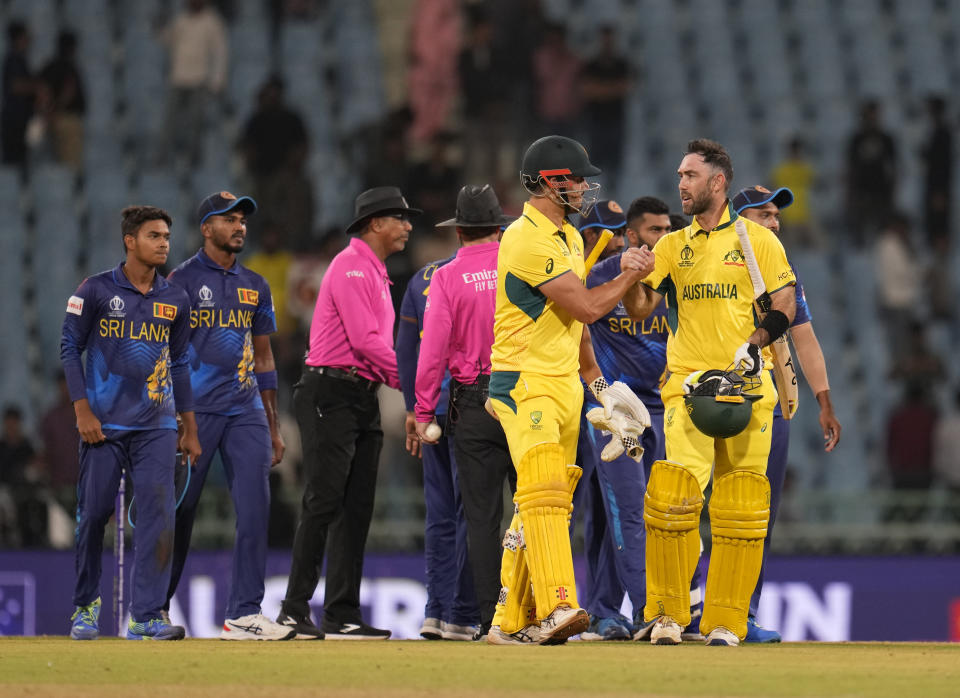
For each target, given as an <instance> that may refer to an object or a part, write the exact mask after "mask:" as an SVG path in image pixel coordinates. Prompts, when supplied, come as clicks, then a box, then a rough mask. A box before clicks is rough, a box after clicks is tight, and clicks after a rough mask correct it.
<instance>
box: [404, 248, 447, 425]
mask: <svg viewBox="0 0 960 698" xmlns="http://www.w3.org/2000/svg"><path fill="white" fill-rule="evenodd" d="M455 258H456V255H454V256H453V257H447V258H446V259H441V260H438V261H436V262H430V263H429V264H427V265H426V266H425V267H424V268H423V269H421V270H420V271H418V272H417V273H416V274H414V275H413V276H412V277H411V278H410V281H409V282H408V283H407V290H406V291H405V292H404V294H403V301H401V303H400V317H401V320H400V329H399V331H398V332H397V346H396V349H397V369H398V370H399V372H400V389H401V391H402V392H403V402H404V404H405V405H406V408H407V411H408V412H413V408H414V407H415V406H416V404H417V396H416V392H415V388H416V383H417V357H418V356H419V353H420V338H421V337H422V336H423V313H424V310H425V309H426V307H427V295H428V294H429V293H430V279H432V278H433V272H435V271H436V270H437V269H439V268H440V267H442V266H443V265H444V264H447V263H449V262H452V261H453V260H454V259H455ZM405 317H408V318H415V319H416V321H417V327H416V331H413V332H411V330H412V329H413V323H411V322H409V321H408V320H404V319H402V318H405ZM449 400H450V372H449V371H447V372H446V373H445V374H444V376H443V382H442V383H441V384H440V396H439V397H438V398H437V405H436V409H435V410H434V414H435V415H442V414H446V413H447V403H448V402H449Z"/></svg>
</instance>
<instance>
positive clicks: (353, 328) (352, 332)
mask: <svg viewBox="0 0 960 698" xmlns="http://www.w3.org/2000/svg"><path fill="white" fill-rule="evenodd" d="M390 285H391V281H390V277H389V276H388V275H387V267H386V266H385V265H384V263H383V262H382V261H380V259H379V258H378V257H377V256H376V255H375V254H374V253H373V250H371V249H370V246H369V245H368V244H367V243H365V242H364V241H363V240H361V239H359V238H353V239H351V240H350V245H349V246H348V247H347V248H346V249H345V250H343V251H342V252H340V254H338V255H337V256H336V257H334V258H333V261H332V262H330V266H329V267H327V272H326V273H325V274H324V275H323V281H321V282H320V294H319V295H318V296H317V305H316V307H315V308H314V310H313V322H312V323H311V324H310V350H309V351H308V352H307V361H306V363H307V365H308V366H329V367H331V368H339V369H342V370H344V371H349V370H350V369H352V368H356V369H357V375H360V376H363V377H364V378H369V379H370V380H373V381H379V382H381V383H386V384H387V385H389V386H390V387H391V388H397V389H399V388H400V379H399V378H398V377H397V355H396V354H394V352H393V320H394V311H393V301H392V300H391V299H390Z"/></svg>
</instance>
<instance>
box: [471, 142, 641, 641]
mask: <svg viewBox="0 0 960 698" xmlns="http://www.w3.org/2000/svg"><path fill="white" fill-rule="evenodd" d="M598 174H600V170H599V169H598V168H597V167H595V166H594V165H592V164H591V163H590V159H589V157H588V156H587V152H586V151H585V150H584V149H583V146H581V145H580V144H579V143H577V142H576V141H574V140H571V139H569V138H564V137H562V136H547V137H545V138H541V139H540V140H538V141H536V142H534V143H533V144H532V145H531V146H530V147H529V148H528V149H527V152H526V153H525V154H524V157H523V165H522V169H521V180H522V182H523V185H524V187H525V188H526V189H527V191H528V192H529V193H530V198H529V200H528V201H527V203H526V204H525V205H524V208H523V215H522V216H521V217H520V218H519V219H517V221H515V222H514V223H513V224H511V225H510V226H509V227H508V228H507V230H506V232H505V233H504V235H503V239H502V241H501V244H500V250H499V254H498V261H497V297H496V310H495V318H494V341H493V346H492V373H491V376H490V400H491V406H492V409H493V410H494V411H495V412H496V415H497V417H498V418H499V419H500V423H501V425H502V426H503V430H504V432H505V434H506V436H507V444H508V446H509V449H510V457H511V460H512V461H513V464H514V467H515V468H516V471H517V492H516V497H515V499H514V501H515V503H516V507H517V516H516V517H514V522H513V524H512V526H511V530H510V531H509V532H508V534H507V539H506V541H505V551H504V556H503V562H502V566H501V580H502V581H503V589H502V590H501V598H500V603H498V605H497V614H496V616H495V617H494V621H493V623H494V626H493V627H492V628H491V630H490V633H489V634H488V635H487V641H488V642H489V643H491V644H530V643H539V644H556V643H560V642H563V641H565V640H566V638H568V637H569V636H571V635H575V634H577V633H579V632H582V631H583V630H585V629H586V628H587V625H588V624H589V620H588V617H587V613H586V611H584V610H583V609H582V608H580V607H579V603H578V602H577V595H576V586H575V582H574V577H573V557H572V555H571V552H570V539H569V536H568V533H567V527H568V524H567V520H568V517H569V515H570V510H571V492H572V490H573V487H574V486H575V484H576V481H577V479H579V473H580V469H579V468H578V467H576V466H575V465H572V464H573V462H574V460H575V456H576V446H577V435H578V432H579V419H580V406H581V404H582V402H583V390H582V387H581V385H580V381H579V379H578V375H577V374H578V372H579V374H580V376H582V377H583V379H584V380H585V381H586V382H587V383H588V384H589V385H590V386H591V388H592V389H593V390H594V391H595V392H596V393H597V394H598V399H599V400H600V402H601V404H603V405H604V408H605V409H607V410H608V411H609V412H610V413H611V414H613V413H616V414H618V415H623V416H626V415H635V414H636V413H637V412H636V410H637V405H639V409H642V403H640V402H639V399H638V398H637V397H636V396H635V395H634V394H633V393H632V392H631V391H630V389H629V388H627V387H626V386H625V385H623V384H621V383H614V384H613V385H612V386H609V387H608V386H607V384H606V381H604V380H603V377H602V376H601V374H600V370H599V368H597V366H596V361H595V359H594V357H593V351H592V347H591V346H590V342H589V337H586V339H585V335H584V328H583V323H590V322H594V321H596V320H597V319H599V318H600V317H602V316H603V315H604V314H606V313H607V312H609V311H610V309H611V308H613V307H614V306H615V305H616V304H617V302H618V301H619V300H620V299H621V297H622V296H623V294H624V293H625V292H626V291H627V290H628V289H629V288H630V287H631V286H634V285H635V284H636V282H637V281H639V280H640V279H641V278H642V277H643V276H645V275H646V274H647V273H649V272H650V271H651V270H652V269H653V257H652V255H651V253H650V251H649V250H648V249H647V248H646V247H643V248H641V249H639V250H631V251H630V254H629V255H627V254H626V253H625V260H626V261H625V265H629V266H630V267H631V270H630V271H626V272H623V273H621V274H620V275H618V276H617V277H616V278H614V279H613V280H611V281H609V282H608V283H606V284H602V285H600V286H596V287H594V288H592V289H587V288H585V287H584V284H583V279H584V276H585V266H584V258H583V238H581V236H580V233H579V232H578V231H577V229H576V228H575V227H574V226H573V225H571V224H570V222H569V221H568V220H567V218H566V217H567V215H569V214H570V213H573V212H580V211H583V210H585V209H587V208H588V207H589V206H590V204H591V203H592V199H593V198H595V196H596V191H597V189H598V188H599V186H598V185H595V184H588V183H587V181H586V178H587V177H592V176H595V175H598ZM624 421H625V420H624ZM634 427H637V424H636V421H634V422H633V426H632V427H631V428H634ZM639 428H640V429H642V426H639ZM527 574H528V575H529V577H528V578H527Z"/></svg>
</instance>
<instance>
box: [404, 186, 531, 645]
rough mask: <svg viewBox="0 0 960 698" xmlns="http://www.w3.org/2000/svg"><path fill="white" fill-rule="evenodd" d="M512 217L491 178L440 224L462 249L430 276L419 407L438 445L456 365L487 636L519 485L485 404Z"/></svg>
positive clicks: (458, 434) (454, 398) (456, 422)
mask: <svg viewBox="0 0 960 698" xmlns="http://www.w3.org/2000/svg"><path fill="white" fill-rule="evenodd" d="M512 222H513V219H512V218H507V217H505V216H504V215H503V211H502V210H501V209H500V202H499V201H498V200H497V195H496V193H495V192H494V191H493V188H492V187H491V186H490V185H489V184H484V185H483V186H478V185H474V184H468V185H467V186H465V187H463V189H461V190H460V194H459V195H458V196H457V215H456V218H451V219H450V220H448V221H444V222H443V223H438V224H437V227H438V228H441V227H456V229H457V237H459V238H460V243H461V245H462V247H461V248H460V250H459V251H458V252H457V256H456V258H455V259H454V260H453V261H452V262H450V263H449V264H447V265H445V266H442V267H440V268H439V269H437V270H436V271H435V272H434V273H433V278H432V279H431V280H430V295H429V296H428V297H427V307H426V311H425V312H424V316H423V339H422V340H421V342H420V358H419V360H418V362H417V385H416V392H417V405H416V410H415V412H416V419H417V434H418V435H419V436H420V439H421V441H423V442H424V443H434V442H433V441H430V440H429V439H428V438H427V436H426V429H427V426H428V425H429V424H430V422H432V421H433V405H435V404H437V396H438V395H439V394H440V383H441V381H442V380H443V374H444V371H445V370H446V369H447V367H449V369H450V376H451V381H450V401H451V405H450V410H449V412H448V416H447V430H448V435H449V432H450V431H451V430H452V432H453V434H452V435H453V447H454V454H455V457H456V461H457V480H458V484H459V486H460V496H461V499H462V500H463V513H464V517H465V518H466V522H467V540H468V550H469V554H470V566H471V567H472V568H473V579H474V587H475V590H476V594H477V604H478V606H479V608H480V623H481V628H480V635H481V636H482V635H485V634H486V633H487V631H488V630H489V629H490V624H491V622H492V621H493V613H494V610H495V607H496V603H497V596H498V594H499V591H500V554H501V551H500V539H501V537H502V531H501V530H500V522H501V520H502V519H503V483H504V481H506V482H508V484H509V486H510V491H511V494H512V493H513V491H514V490H515V489H516V484H517V479H516V471H515V470H514V468H513V462H512V461H511V460H510V451H509V449H508V447H507V439H506V436H504V433H503V429H502V428H501V427H500V423H499V422H498V421H496V420H495V419H494V418H493V417H491V416H490V415H489V414H488V413H487V411H486V410H485V409H484V407H483V405H484V402H485V401H486V399H487V392H488V386H489V383H490V346H491V345H492V344H493V312H494V307H495V306H496V296H497V252H498V250H499V249H500V242H499V240H500V230H501V226H504V225H507V224H509V223H512Z"/></svg>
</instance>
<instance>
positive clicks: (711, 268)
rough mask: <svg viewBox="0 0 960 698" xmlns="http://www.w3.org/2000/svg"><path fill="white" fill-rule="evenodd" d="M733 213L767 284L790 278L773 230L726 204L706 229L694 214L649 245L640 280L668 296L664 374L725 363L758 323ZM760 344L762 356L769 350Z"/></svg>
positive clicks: (770, 286) (769, 288) (774, 287)
mask: <svg viewBox="0 0 960 698" xmlns="http://www.w3.org/2000/svg"><path fill="white" fill-rule="evenodd" d="M738 219H739V220H742V221H743V222H744V223H745V224H746V226H747V233H748V234H749V236H750V242H751V244H752V245H753V251H754V254H755V255H756V257H757V266H759V267H760V273H761V274H762V275H763V280H764V283H765V284H766V286H767V291H769V292H770V293H773V292H775V291H777V290H779V289H781V288H783V287H784V286H788V285H793V284H795V283H796V278H795V277H794V274H793V270H792V269H791V268H790V264H789V263H788V262H787V255H786V252H784V250H783V245H781V244H780V241H779V240H778V239H777V237H776V235H774V234H773V233H772V232H771V231H769V230H767V229H766V228H764V227H763V226H762V225H760V224H758V223H754V222H753V221H751V220H748V219H746V218H743V217H739V216H737V214H736V213H735V212H734V211H733V208H731V207H729V206H728V207H727V211H726V212H725V213H724V214H723V216H722V217H721V218H720V222H719V224H718V225H717V227H716V228H714V229H713V230H710V231H706V230H704V229H703V228H701V227H700V224H699V223H698V222H697V220H696V219H694V221H693V223H692V224H691V225H689V226H687V227H686V228H683V229H682V230H677V231H675V232H672V233H670V234H668V235H665V236H663V237H662V238H660V240H659V242H657V244H656V246H655V247H654V248H653V251H654V254H655V255H656V264H655V266H654V270H653V271H652V272H651V273H650V275H649V276H647V277H646V278H645V279H644V280H643V283H644V284H646V285H647V286H649V287H650V288H652V289H654V290H655V291H657V292H658V293H660V294H662V295H664V296H666V297H667V324H668V325H669V327H670V330H671V331H670V335H669V337H668V338H667V370H668V371H670V372H671V373H681V374H687V373H692V372H693V371H699V370H704V369H711V368H716V369H721V370H722V369H725V368H726V367H727V366H729V365H730V363H731V362H732V361H733V355H734V354H735V353H736V352H737V349H738V348H739V347H740V345H741V344H743V343H744V342H745V341H747V337H749V336H750V335H751V334H752V333H753V331H754V330H755V329H756V327H757V321H756V315H755V314H754V312H753V295H754V294H753V285H752V284H751V282H750V274H749V272H748V271H747V267H746V265H745V264H744V260H743V250H742V249H741V248H740V240H739V239H738V238H737V232H736V230H735V229H734V222H735V221H737V220H738ZM764 351H765V356H766V358H767V359H769V350H764ZM768 366H769V363H768Z"/></svg>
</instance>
